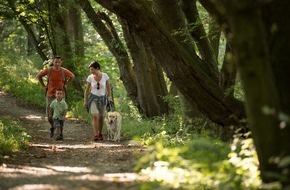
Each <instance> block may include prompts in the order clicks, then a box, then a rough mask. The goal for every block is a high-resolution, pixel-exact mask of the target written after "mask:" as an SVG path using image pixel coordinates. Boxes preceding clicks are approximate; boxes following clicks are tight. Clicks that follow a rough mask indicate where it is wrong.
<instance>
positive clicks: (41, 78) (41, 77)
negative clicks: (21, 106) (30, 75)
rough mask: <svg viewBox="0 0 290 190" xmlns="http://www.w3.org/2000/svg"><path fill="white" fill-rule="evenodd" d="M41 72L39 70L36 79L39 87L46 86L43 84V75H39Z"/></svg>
mask: <svg viewBox="0 0 290 190" xmlns="http://www.w3.org/2000/svg"><path fill="white" fill-rule="evenodd" d="M41 72H42V71H40V72H39V73H38V74H37V79H38V81H39V83H40V85H41V87H42V88H46V85H45V84H44V82H43V76H42V75H41Z"/></svg>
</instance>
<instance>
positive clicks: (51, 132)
mask: <svg viewBox="0 0 290 190" xmlns="http://www.w3.org/2000/svg"><path fill="white" fill-rule="evenodd" d="M53 136H54V128H53V127H51V128H50V138H53Z"/></svg>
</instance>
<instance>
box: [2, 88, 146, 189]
mask: <svg viewBox="0 0 290 190" xmlns="http://www.w3.org/2000/svg"><path fill="white" fill-rule="evenodd" d="M0 115H1V117H5V118H11V119H13V120H15V119H17V120H20V124H21V126H23V127H25V128H27V129H28V132H29V134H31V136H32V142H31V144H30V146H29V148H28V149H27V150H25V151H22V152H17V153H14V154H13V155H12V156H9V157H8V156H5V158H4V161H3V163H1V162H0V189H1V190H6V189H9V190H26V189H27V190H28V189H29V190H33V189H37V190H44V189H49V190H62V189H63V190H67V189H70V190H74V189H78V190H79V189H82V190H87V189H105V190H115V189H126V190H135V189H138V186H139V185H138V181H139V177H138V175H137V174H136V173H133V172H132V171H133V168H134V165H135V161H136V155H137V157H138V155H140V154H142V152H143V151H144V148H143V147H141V146H139V145H134V144H130V142H129V141H121V142H120V143H113V142H109V141H106V140H105V141H102V142H96V143H95V142H93V141H92V136H93V135H92V127H91V126H90V125H89V124H86V123H84V122H81V121H78V120H76V119H73V118H70V119H68V120H67V121H66V122H65V126H64V140H63V141H56V140H55V139H53V138H50V137H49V125H48V122H47V121H46V120H45V118H44V115H45V112H44V110H39V109H36V108H33V107H29V106H23V104H21V103H20V101H18V100H16V99H15V98H13V97H11V96H9V95H7V94H5V93H3V92H0ZM104 128H105V127H104ZM139 182H140V181H139Z"/></svg>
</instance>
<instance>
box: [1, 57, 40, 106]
mask: <svg viewBox="0 0 290 190" xmlns="http://www.w3.org/2000/svg"><path fill="white" fill-rule="evenodd" d="M34 64H35V63H34V61H32V60H30V59H24V58H22V57H18V59H10V60H8V59H5V58H1V59H0V66H1V67H0V68H1V69H0V70H1V73H2V74H1V75H0V81H1V82H0V88H1V89H2V90H4V91H6V92H9V93H11V94H13V95H14V96H16V97H18V98H20V99H21V100H23V101H24V102H27V103H31V104H34V105H39V106H44V105H45V101H44V97H45V92H44V91H43V89H42V88H41V87H40V85H39V84H38V80H37V79H36V75H37V72H38V69H37V68H35V66H34Z"/></svg>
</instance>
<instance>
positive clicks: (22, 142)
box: [0, 118, 31, 157]
mask: <svg viewBox="0 0 290 190" xmlns="http://www.w3.org/2000/svg"><path fill="white" fill-rule="evenodd" d="M30 138H31V137H30V136H29V135H28V134H27V132H26V130H25V128H23V127H21V126H19V124H18V122H17V121H10V120H8V119H4V118H2V119H1V120H0V157H2V156H3V155H7V154H10V153H12V152H15V151H19V150H21V149H24V148H26V147H27V146H28V143H29V140H30Z"/></svg>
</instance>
